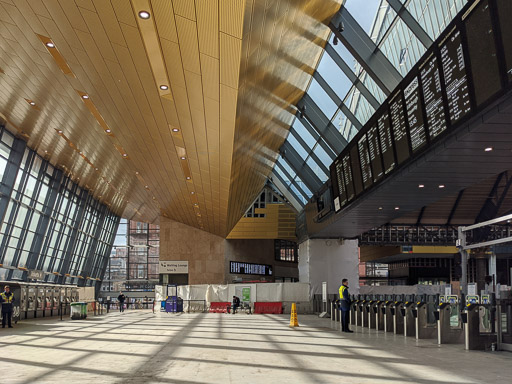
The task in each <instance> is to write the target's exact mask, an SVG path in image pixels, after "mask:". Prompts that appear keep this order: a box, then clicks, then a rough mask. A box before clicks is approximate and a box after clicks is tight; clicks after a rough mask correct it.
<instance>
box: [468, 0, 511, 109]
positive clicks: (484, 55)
mask: <svg viewBox="0 0 512 384" xmlns="http://www.w3.org/2000/svg"><path fill="white" fill-rule="evenodd" d="M509 2H510V0H509ZM511 16H512V14H508V17H511ZM503 17H505V15H503ZM509 22H510V21H509ZM465 25H466V35H467V41H468V54H469V60H471V73H472V75H473V88H474V90H475V98H476V104H477V105H480V104H482V103H484V102H485V101H487V100H489V98H490V97H491V96H492V95H494V94H495V93H496V92H497V91H499V90H500V89H501V79H500V71H499V66H498V57H497V56H496V45H495V43H494V31H493V29H492V21H491V10H490V8H489V0H482V1H480V3H479V4H478V5H477V6H476V8H475V9H473V11H472V12H471V13H470V14H469V16H468V18H467V19H466V20H465Z"/></svg>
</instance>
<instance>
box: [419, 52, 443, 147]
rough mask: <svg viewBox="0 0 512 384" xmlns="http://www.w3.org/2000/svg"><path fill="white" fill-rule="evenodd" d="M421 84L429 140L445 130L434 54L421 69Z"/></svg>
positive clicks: (438, 75) (438, 74)
mask: <svg viewBox="0 0 512 384" xmlns="http://www.w3.org/2000/svg"><path fill="white" fill-rule="evenodd" d="M421 85H422V89H423V101H424V103H425V112H426V115H427V123H428V134H429V137H430V140H432V139H435V138H436V137H437V136H439V135H440V134H441V133H443V131H444V130H446V115H445V113H444V105H443V93H442V89H441V75H440V73H439V67H438V65H437V57H436V56H435V55H432V56H431V57H430V58H429V59H428V60H427V61H426V62H425V64H424V65H423V67H422V69H421Z"/></svg>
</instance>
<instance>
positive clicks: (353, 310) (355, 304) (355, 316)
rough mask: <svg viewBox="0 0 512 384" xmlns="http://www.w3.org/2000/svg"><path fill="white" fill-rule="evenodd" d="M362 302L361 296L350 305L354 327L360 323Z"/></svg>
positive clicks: (354, 298) (351, 321) (351, 322)
mask: <svg viewBox="0 0 512 384" xmlns="http://www.w3.org/2000/svg"><path fill="white" fill-rule="evenodd" d="M360 301H361V300H360V295H358V296H357V297H355V296H354V297H353V298H352V304H351V305H350V325H352V326H358V325H359V322H360V318H359V311H358V308H359V302H360Z"/></svg>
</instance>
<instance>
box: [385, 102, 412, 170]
mask: <svg viewBox="0 0 512 384" xmlns="http://www.w3.org/2000/svg"><path fill="white" fill-rule="evenodd" d="M389 111H390V114H391V125H392V126H393V136H394V139H395V149H396V158H397V161H398V164H401V163H403V162H404V161H405V160H407V158H408V157H409V143H408V142H407V130H406V128H405V112H404V102H403V100H402V95H401V93H400V92H399V93H398V95H397V96H395V98H394V99H393V100H392V101H391V103H390V105H389Z"/></svg>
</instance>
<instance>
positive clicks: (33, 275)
mask: <svg viewBox="0 0 512 384" xmlns="http://www.w3.org/2000/svg"><path fill="white" fill-rule="evenodd" d="M27 277H28V278H29V279H31V280H44V272H43V271H28V275H27Z"/></svg>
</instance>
